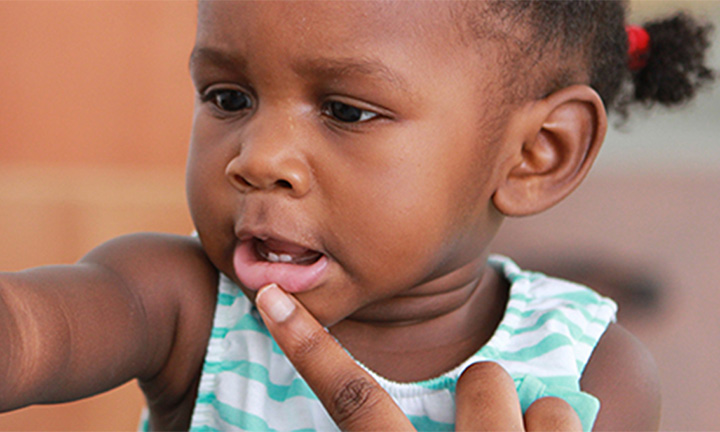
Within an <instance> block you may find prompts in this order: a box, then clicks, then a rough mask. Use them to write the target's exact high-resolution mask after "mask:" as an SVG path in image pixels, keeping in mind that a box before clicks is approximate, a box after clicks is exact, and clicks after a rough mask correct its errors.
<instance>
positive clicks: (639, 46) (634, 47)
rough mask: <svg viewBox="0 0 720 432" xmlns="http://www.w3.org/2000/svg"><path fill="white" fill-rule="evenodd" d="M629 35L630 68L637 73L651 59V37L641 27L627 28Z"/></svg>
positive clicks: (631, 26) (630, 26) (632, 26)
mask: <svg viewBox="0 0 720 432" xmlns="http://www.w3.org/2000/svg"><path fill="white" fill-rule="evenodd" d="M625 31H626V32H627V35H628V67H629V68H630V70H631V71H633V72H637V71H639V70H641V69H642V68H644V67H645V65H647V61H648V57H650V35H649V34H648V32H647V30H645V29H644V28H642V27H640V26H634V25H629V26H626V27H625Z"/></svg>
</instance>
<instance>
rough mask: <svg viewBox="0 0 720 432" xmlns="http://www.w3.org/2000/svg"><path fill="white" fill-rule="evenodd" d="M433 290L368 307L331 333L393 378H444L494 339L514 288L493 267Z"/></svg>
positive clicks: (343, 322) (362, 358)
mask: <svg viewBox="0 0 720 432" xmlns="http://www.w3.org/2000/svg"><path fill="white" fill-rule="evenodd" d="M455 276H457V275H455ZM431 288H432V287H428V286H424V287H423V289H422V292H419V293H418V292H413V293H410V294H409V295H408V296H404V297H397V298H393V299H391V300H389V301H387V302H384V303H383V304H381V305H377V306H374V308H373V309H372V310H366V311H362V313H359V314H356V315H354V316H353V317H351V318H348V319H346V320H343V321H341V322H340V323H338V324H336V325H335V326H333V327H332V328H330V332H331V333H332V334H333V336H335V337H336V338H337V339H338V341H340V343H341V344H342V345H343V346H344V347H345V348H346V349H347V350H348V351H349V352H350V353H352V355H353V356H354V357H355V358H356V359H357V360H358V361H360V362H362V363H363V364H365V365H366V366H367V367H369V368H370V369H372V370H373V371H375V372H377V373H378V374H380V375H382V376H384V377H386V378H388V379H391V380H393V381H398V382H409V381H420V380H425V379H429V378H433V377H435V376H438V375H440V374H442V373H444V372H446V371H448V370H450V369H452V368H453V367H454V366H457V365H458V364H460V363H462V362H463V361H464V360H465V359H467V358H468V357H469V356H470V355H472V354H474V353H475V352H476V351H477V350H478V349H480V347H481V346H482V345H484V344H485V343H486V342H487V341H488V340H489V339H490V337H491V336H492V334H493V333H494V332H495V330H496V328H497V326H498V324H499V322H500V320H501V319H502V316H503V313H504V310H505V305H506V303H507V296H508V289H507V283H506V282H505V281H504V279H503V278H502V277H501V276H500V275H498V274H497V273H496V272H495V271H493V270H492V269H491V268H489V267H485V268H484V270H481V271H480V272H479V274H478V275H477V276H476V277H475V278H473V279H472V280H466V281H465V283H464V284H461V285H455V286H454V288H452V289H449V290H448V289H445V290H440V291H438V290H433V289H431ZM398 311H399V312H398ZM383 312H390V313H383Z"/></svg>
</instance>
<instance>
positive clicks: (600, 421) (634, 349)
mask: <svg viewBox="0 0 720 432" xmlns="http://www.w3.org/2000/svg"><path fill="white" fill-rule="evenodd" d="M580 387H581V388H582V389H583V391H586V392H588V393H590V394H592V395H595V396H596V397H597V398H598V399H600V412H599V413H598V417H597V420H596V422H595V426H594V429H595V430H613V431H617V430H623V431H633V430H637V431H648V430H657V429H658V428H659V422H660V384H659V379H658V374H657V369H656V366H655V362H654V361H653V358H652V356H651V355H650V353H649V352H648V351H647V349H646V348H645V347H644V346H643V345H642V344H641V343H640V341H638V340H637V339H636V338H635V337H634V336H633V335H631V334H630V333H629V332H628V331H627V330H625V329H624V328H623V327H622V326H620V325H618V324H611V325H610V326H609V327H608V329H607V331H606V332H605V334H604V335H603V337H602V338H601V339H600V342H599V343H598V345H597V347H596V348H595V351H594V352H593V354H592V356H591V357H590V360H589V362H588V364H587V366H586V367H585V371H584V373H583V376H582V379H581V380H580Z"/></svg>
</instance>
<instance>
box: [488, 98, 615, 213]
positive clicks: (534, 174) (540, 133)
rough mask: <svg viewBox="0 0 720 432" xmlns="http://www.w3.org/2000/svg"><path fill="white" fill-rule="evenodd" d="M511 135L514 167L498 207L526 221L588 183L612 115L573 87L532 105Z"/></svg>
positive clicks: (495, 199)
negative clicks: (513, 143)
mask: <svg viewBox="0 0 720 432" xmlns="http://www.w3.org/2000/svg"><path fill="white" fill-rule="evenodd" d="M509 130H510V131H513V132H511V134H512V137H514V139H516V140H517V141H518V145H516V146H515V147H514V149H515V150H514V151H515V153H516V154H515V155H514V157H513V158H511V160H514V161H515V163H514V165H513V166H512V167H510V168H509V170H508V171H507V173H506V177H505V181H504V182H503V183H502V184H501V185H500V186H499V187H498V188H497V189H496V191H495V194H494V195H493V204H494V205H495V207H496V208H497V209H498V210H499V211H500V212H501V213H503V214H505V215H507V216H525V215H530V214H534V213H538V212H541V211H543V210H546V209H548V208H550V207H552V206H553V205H555V204H557V203H558V202H559V201H561V200H562V199H563V198H565V197H566V196H567V195H569V194H570V192H572V191H573V190H574V189H575V188H576V187H577V186H578V185H579V184H580V182H581V181H582V180H583V179H584V178H585V175H586V174H587V172H588V171H589V170H590V167H591V166H592V163H593V162H594V160H595V157H596V156H597V153H598V151H599V150H600V145H601V144H602V141H603V139H604V138H605V131H606V130H607V114H606V112H605V108H604V106H603V103H602V100H601V99H600V96H598V94H597V93H596V92H595V91H594V90H593V89H592V88H590V87H588V86H585V85H574V86H571V87H567V88H564V89H562V90H559V91H557V92H555V93H553V94H551V95H549V96H548V97H546V98H545V99H543V100H541V101H535V102H533V103H532V105H531V106H530V107H529V109H528V110H525V111H522V112H520V114H519V115H518V116H515V117H513V118H511V120H510V124H509ZM512 137H511V139H513V138H512Z"/></svg>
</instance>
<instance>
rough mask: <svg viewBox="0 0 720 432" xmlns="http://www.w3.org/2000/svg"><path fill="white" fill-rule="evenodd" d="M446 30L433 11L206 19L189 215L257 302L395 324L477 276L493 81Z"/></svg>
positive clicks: (260, 8) (490, 169)
mask: <svg viewBox="0 0 720 432" xmlns="http://www.w3.org/2000/svg"><path fill="white" fill-rule="evenodd" d="M450 20H451V18H450V14H449V11H448V10H447V8H446V6H445V5H443V4H442V2H440V4H437V3H433V2H403V1H401V2H397V3H388V2H337V1H330V2H327V3H326V2H318V1H313V2H299V3H291V2H284V1H283V2H211V3H210V2H208V3H205V4H202V5H201V6H200V16H199V28H198V38H197V45H196V47H195V51H194V54H193V57H192V59H191V73H192V77H193V81H194V83H195V86H196V88H197V92H198V97H197V102H196V108H195V117H194V127H193V133H192V142H191V150H190V156H189V162H188V177H187V178H188V180H187V181H188V199H189V203H190V209H191V213H192V216H193V220H194V222H195V224H196V227H197V230H198V233H199V235H200V238H201V240H202V242H203V245H204V247H205V249H206V251H207V253H208V256H209V257H210V259H211V260H212V261H213V262H214V264H215V265H216V266H217V267H218V268H219V269H220V270H222V271H223V272H224V273H225V274H226V275H228V276H229V277H230V278H231V279H233V280H234V281H235V282H237V283H238V284H239V285H240V286H241V288H242V289H243V290H244V291H245V292H246V293H247V294H248V295H249V296H250V297H251V298H253V297H254V293H255V292H256V291H257V290H258V289H259V288H260V287H261V286H263V285H264V284H266V283H270V282H277V283H279V284H280V285H282V286H283V287H285V288H286V289H288V290H289V291H292V292H295V293H296V294H297V297H298V298H299V299H300V300H301V301H302V302H303V303H304V304H305V305H306V307H308V308H309V309H310V311H311V312H312V313H314V314H315V316H316V317H317V318H318V319H319V320H320V321H321V322H323V323H324V324H325V325H331V324H333V323H335V322H337V321H339V320H342V319H344V318H346V317H348V316H352V317H354V318H358V319H372V320H378V319H379V320H387V321H395V320H404V319H414V318H417V317H419V316H424V315H427V314H428V311H431V310H437V311H442V309H443V308H446V307H450V306H452V305H453V304H455V303H458V302H461V301H463V300H464V298H465V296H466V295H467V294H466V293H467V287H468V286H469V285H471V284H473V283H474V282H476V281H477V279H478V278H479V277H480V276H481V275H482V272H483V268H484V263H485V258H486V248H487V246H488V243H489V241H490V239H491V238H492V237H493V235H494V233H495V231H496V229H497V227H498V225H499V223H500V219H501V217H500V216H499V214H498V213H497V212H496V211H495V210H494V209H493V207H492V204H491V203H490V199H491V196H492V194H493V191H494V189H495V187H496V186H497V184H499V182H501V181H502V179H501V175H500V170H499V169H497V167H498V164H499V163H500V162H501V160H503V158H504V157H505V156H504V155H503V153H502V150H503V149H502V147H503V146H502V139H501V137H502V135H503V125H504V124H505V123H504V121H503V120H502V118H501V117H502V116H501V115H500V114H499V112H500V111H501V110H500V109H499V104H500V100H501V98H500V97H499V93H498V89H496V88H495V87H497V85H496V84H495V83H497V82H498V81H499V77H500V76H499V74H500V73H501V71H500V70H499V67H498V66H497V58H496V57H495V56H493V54H494V53H495V52H496V51H494V49H492V48H491V47H488V48H487V49H486V50H485V51H486V52H485V54H479V51H478V48H477V47H474V46H470V45H465V44H463V43H462V42H461V40H460V37H459V30H458V29H457V27H456V26H455V25H454V24H452V23H451V21H450ZM494 84H495V86H493V85H494ZM440 293H444V294H440ZM432 294H438V295H436V296H434V297H428V296H429V295H432Z"/></svg>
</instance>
